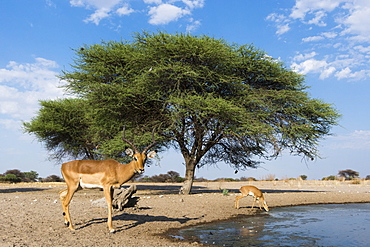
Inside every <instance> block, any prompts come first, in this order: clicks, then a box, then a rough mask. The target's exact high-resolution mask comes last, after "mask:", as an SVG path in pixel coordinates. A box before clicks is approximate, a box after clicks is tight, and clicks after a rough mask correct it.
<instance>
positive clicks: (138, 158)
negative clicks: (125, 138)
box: [126, 148, 156, 174]
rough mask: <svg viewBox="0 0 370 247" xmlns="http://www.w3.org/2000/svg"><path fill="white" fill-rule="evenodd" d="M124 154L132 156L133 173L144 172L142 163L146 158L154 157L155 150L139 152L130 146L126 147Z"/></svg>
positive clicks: (143, 163)
mask: <svg viewBox="0 0 370 247" xmlns="http://www.w3.org/2000/svg"><path fill="white" fill-rule="evenodd" d="M126 154H127V155H128V156H130V157H132V159H133V162H134V169H135V173H138V174H142V173H143V172H144V165H145V161H146V159H147V158H154V156H155V155H156V151H150V152H149V153H148V154H146V151H144V152H142V153H140V152H136V151H134V150H132V149H131V148H128V149H126Z"/></svg>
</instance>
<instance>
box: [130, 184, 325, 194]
mask: <svg viewBox="0 0 370 247" xmlns="http://www.w3.org/2000/svg"><path fill="white" fill-rule="evenodd" d="M136 186H137V190H138V191H143V190H150V191H151V193H150V194H152V195H158V194H179V191H180V188H181V186H182V184H179V185H172V184H171V185H163V184H160V185H153V184H148V185H142V184H138V185H136ZM224 189H226V190H228V193H240V191H239V189H228V188H224ZM222 192H223V190H221V189H210V188H207V187H203V186H193V187H192V190H191V194H202V193H222ZM262 192H263V193H298V192H312V193H317V192H323V191H313V190H300V189H292V190H279V189H274V190H271V189H267V190H264V189H262Z"/></svg>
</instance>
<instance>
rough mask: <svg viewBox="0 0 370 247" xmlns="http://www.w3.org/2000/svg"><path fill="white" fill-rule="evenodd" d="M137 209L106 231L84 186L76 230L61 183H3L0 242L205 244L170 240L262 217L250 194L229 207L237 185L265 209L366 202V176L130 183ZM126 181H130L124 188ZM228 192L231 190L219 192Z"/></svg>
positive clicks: (77, 200) (369, 187) (119, 214)
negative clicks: (194, 229)
mask: <svg viewBox="0 0 370 247" xmlns="http://www.w3.org/2000/svg"><path fill="white" fill-rule="evenodd" d="M135 184H136V185H137V188H138V191H137V193H136V194H135V196H138V197H140V200H139V202H138V205H137V207H133V208H126V209H124V210H123V211H116V212H115V213H114V217H113V225H114V227H115V228H116V230H117V232H116V233H114V234H110V233H109V231H108V227H107V224H106V220H107V209H106V208H100V207H95V206H93V203H92V202H93V201H95V200H97V199H100V198H102V197H103V193H102V191H99V190H82V191H79V192H77V193H76V194H75V196H74V198H73V201H72V203H71V206H70V211H71V217H72V221H73V223H74V226H75V228H76V231H74V232H72V231H70V230H69V229H68V228H66V227H65V226H64V220H63V216H62V208H61V204H60V201H59V197H58V191H60V190H62V189H64V188H65V185H64V184H63V183H60V184H36V183H34V184H0V219H1V224H0V246H1V247H2V246H151V247H156V246H203V245H202V244H200V243H198V242H197V241H196V240H194V241H191V242H186V241H183V240H179V239H177V238H173V237H170V236H169V235H171V234H176V230H177V229H179V228H183V227H188V226H192V225H196V224H204V223H208V222H212V221H219V220H225V219H229V218H233V217H241V216H243V215H247V214H261V213H263V214H265V213H266V212H263V211H260V210H259V209H253V210H251V209H250V207H251V205H252V198H251V197H247V198H243V199H242V200H241V201H240V206H241V208H240V209H239V210H237V209H235V208H234V199H235V196H236V195H237V194H238V188H240V187H241V186H243V185H248V184H252V185H255V186H257V187H258V188H260V189H261V190H262V191H264V192H265V193H266V194H265V198H266V201H267V203H268V205H269V207H270V210H274V208H276V207H282V206H292V205H303V204H322V203H352V202H370V181H361V183H360V184H351V183H348V182H339V181H271V182H266V181H257V182H208V183H207V182H202V183H195V184H194V187H193V194H191V195H178V194H177V193H178V189H179V188H180V184H147V183H135ZM129 185H130V184H127V186H129ZM224 189H226V190H228V195H224V194H223V193H222V191H223V190H224Z"/></svg>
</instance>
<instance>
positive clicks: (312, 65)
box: [291, 53, 336, 79]
mask: <svg viewBox="0 0 370 247" xmlns="http://www.w3.org/2000/svg"><path fill="white" fill-rule="evenodd" d="M315 55H316V53H309V54H300V55H297V56H296V57H295V58H294V60H295V61H303V62H300V63H297V62H293V63H292V65H291V67H292V69H293V70H294V71H296V72H297V73H300V74H308V73H316V74H319V78H320V79H326V78H328V77H329V76H331V75H332V74H333V73H334V72H335V71H336V69H335V67H334V66H332V65H331V64H330V63H328V62H327V61H325V60H316V59H315V58H313V57H314V56H315Z"/></svg>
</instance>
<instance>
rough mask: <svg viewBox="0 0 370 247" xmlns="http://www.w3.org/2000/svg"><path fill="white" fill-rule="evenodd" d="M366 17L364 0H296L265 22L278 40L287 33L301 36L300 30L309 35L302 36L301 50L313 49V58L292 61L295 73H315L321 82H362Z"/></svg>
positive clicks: (368, 37) (369, 6)
mask: <svg viewBox="0 0 370 247" xmlns="http://www.w3.org/2000/svg"><path fill="white" fill-rule="evenodd" d="M369 15H370V1H367V0H326V1H322V0H295V4H294V5H293V6H292V8H290V9H284V10H279V12H277V13H271V14H269V15H268V16H267V18H266V19H267V20H268V21H270V22H272V23H274V25H275V27H276V30H277V31H276V34H277V35H278V36H279V37H280V38H282V36H283V35H284V37H287V34H288V33H290V32H295V35H296V36H297V35H299V34H301V33H304V32H299V30H302V29H303V28H306V30H307V31H308V32H309V33H310V36H308V37H301V40H302V47H301V49H310V50H314V51H315V52H316V54H315V56H316V58H315V59H312V58H308V59H307V60H306V61H301V62H299V63H298V62H297V60H293V61H292V66H293V67H295V68H296V70H297V71H299V72H303V73H317V74H319V76H320V78H321V79H324V78H327V77H328V76H332V77H335V78H337V79H351V80H362V79H366V78H368V77H369V76H370V66H369V63H368V61H369V58H370V53H369V48H368V47H369V43H370V21H369V18H368V16H369ZM307 46H308V47H307ZM320 56H321V57H320ZM349 62H350V63H349Z"/></svg>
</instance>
